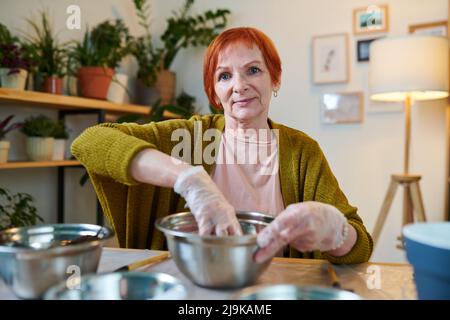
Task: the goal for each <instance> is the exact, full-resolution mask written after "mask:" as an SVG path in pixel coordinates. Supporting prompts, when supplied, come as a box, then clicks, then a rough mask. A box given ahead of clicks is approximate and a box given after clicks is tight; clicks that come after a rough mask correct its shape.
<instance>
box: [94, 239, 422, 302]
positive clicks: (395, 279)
mask: <svg viewBox="0 0 450 320" xmlns="http://www.w3.org/2000/svg"><path fill="white" fill-rule="evenodd" d="M158 254H161V251H153V250H135V249H116V248H114V249H112V248H105V249H104V251H103V254H102V259H101V261H100V267H99V272H102V271H111V270H115V269H116V268H118V267H120V266H123V265H125V264H129V263H131V262H135V261H138V260H142V259H145V258H147V257H150V256H154V255H158ZM326 266H328V262H327V261H326V260H311V259H291V258H274V259H273V261H272V263H271V265H270V266H269V267H268V269H267V270H266V271H265V272H264V273H263V274H262V275H261V277H260V278H259V279H258V281H257V282H256V283H255V285H262V284H277V283H295V284H301V285H320V286H326V287H331V279H330V276H329V274H328V273H327V268H326ZM333 268H334V269H335V271H336V274H337V275H338V277H339V280H340V282H341V285H342V287H343V288H346V289H352V290H353V291H354V292H355V293H357V294H359V295H360V296H361V297H362V298H363V299H370V300H372V299H377V300H380V299H382V300H384V299H388V300H391V299H401V300H411V299H417V294H416V288H415V285H414V281H413V270H412V267H411V266H410V265H408V264H397V263H373V262H371V263H363V264H358V265H344V266H335V265H334V266H333ZM140 270H142V271H148V272H164V273H168V274H171V275H173V276H175V277H177V278H179V279H180V280H181V281H182V283H183V284H184V285H185V286H186V288H187V291H188V297H187V299H210V300H215V299H219V300H220V299H222V300H226V299H233V298H234V297H236V296H237V295H238V294H239V292H240V290H242V289H238V290H212V289H205V288H201V287H198V286H196V285H194V284H193V283H192V282H191V281H190V280H189V279H188V278H186V277H185V276H184V275H183V274H182V273H181V272H180V271H179V270H178V268H177V266H176V265H175V263H174V261H173V260H172V259H168V260H165V261H163V262H160V263H158V264H156V265H153V266H150V267H143V268H141V269H140Z"/></svg>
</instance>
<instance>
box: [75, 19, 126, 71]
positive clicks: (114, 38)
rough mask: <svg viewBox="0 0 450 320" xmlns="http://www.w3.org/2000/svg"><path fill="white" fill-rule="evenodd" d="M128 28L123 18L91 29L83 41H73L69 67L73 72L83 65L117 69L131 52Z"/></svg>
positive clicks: (105, 22)
mask: <svg viewBox="0 0 450 320" xmlns="http://www.w3.org/2000/svg"><path fill="white" fill-rule="evenodd" d="M130 39H131V36H130V35H129V31H128V28H127V27H126V26H125V24H124V23H123V21H122V20H120V19H117V20H115V21H109V20H106V21H104V22H102V23H100V24H99V25H97V26H96V27H94V28H93V29H92V31H89V28H87V31H86V33H85V34H84V37H83V41H82V42H73V43H72V44H71V47H70V49H69V68H70V71H71V73H72V74H75V73H76V69H77V68H78V67H80V66H82V67H94V66H95V67H109V68H112V69H115V68H116V67H118V66H119V63H120V61H121V60H122V58H124V57H125V56H126V55H127V54H128V53H129V52H130V48H129V41H130Z"/></svg>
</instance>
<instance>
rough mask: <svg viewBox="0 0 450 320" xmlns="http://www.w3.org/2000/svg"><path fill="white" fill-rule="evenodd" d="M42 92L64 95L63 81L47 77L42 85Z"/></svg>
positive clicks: (54, 77) (55, 77)
mask: <svg viewBox="0 0 450 320" xmlns="http://www.w3.org/2000/svg"><path fill="white" fill-rule="evenodd" d="M42 92H49V93H53V94H63V79H62V78H59V77H57V76H51V77H46V78H45V79H44V82H43V83H42Z"/></svg>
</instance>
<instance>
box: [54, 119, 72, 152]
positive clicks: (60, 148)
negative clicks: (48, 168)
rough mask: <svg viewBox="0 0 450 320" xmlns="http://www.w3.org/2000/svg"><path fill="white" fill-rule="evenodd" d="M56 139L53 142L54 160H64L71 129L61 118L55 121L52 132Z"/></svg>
mask: <svg viewBox="0 0 450 320" xmlns="http://www.w3.org/2000/svg"><path fill="white" fill-rule="evenodd" d="M52 136H53V138H54V139H55V141H54V143H53V157H52V160H56V161H61V160H64V155H65V151H66V141H67V139H69V131H68V129H67V127H66V125H65V123H64V121H63V120H59V121H58V122H56V123H55V126H54V128H53V133H52Z"/></svg>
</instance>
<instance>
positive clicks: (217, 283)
mask: <svg viewBox="0 0 450 320" xmlns="http://www.w3.org/2000/svg"><path fill="white" fill-rule="evenodd" d="M236 215H237V218H238V220H239V222H240V224H241V227H242V230H243V233H244V235H242V236H225V237H217V236H199V235H198V229H197V223H196V221H195V218H194V216H193V215H192V214H191V213H190V212H183V213H177V214H173V215H169V216H167V217H164V218H161V219H158V220H157V221H156V223H155V225H156V227H157V228H158V229H159V230H161V231H162V232H164V234H165V236H166V239H167V245H168V248H169V251H170V254H171V256H172V258H173V260H174V261H175V263H176V265H177V267H178V269H180V271H181V272H182V273H183V274H184V275H185V276H186V277H188V278H189V279H190V280H191V281H192V282H194V283H195V284H198V285H200V286H203V287H208V288H238V287H242V286H245V285H249V284H251V283H253V282H254V281H255V280H256V279H257V278H258V277H259V276H260V274H261V273H262V272H263V271H264V270H265V269H266V267H267V266H268V265H269V263H270V260H268V261H266V262H264V263H256V262H255V261H254V260H253V255H254V254H255V253H256V251H257V250H258V246H257V243H256V234H257V233H258V232H259V231H260V230H262V229H263V228H264V227H266V226H267V225H268V224H269V223H270V222H271V221H273V217H272V216H268V215H265V214H262V213H258V212H242V211H239V212H237V213H236Z"/></svg>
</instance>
